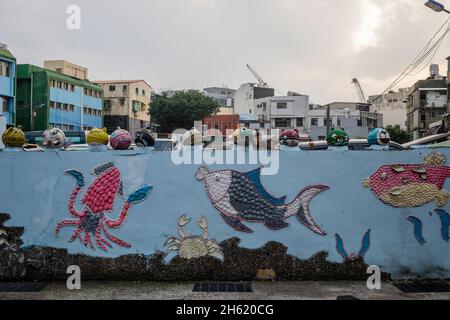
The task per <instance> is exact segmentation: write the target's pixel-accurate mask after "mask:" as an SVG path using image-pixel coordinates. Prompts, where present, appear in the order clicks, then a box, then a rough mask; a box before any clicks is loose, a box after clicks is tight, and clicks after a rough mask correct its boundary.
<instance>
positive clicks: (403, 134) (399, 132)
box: [386, 125, 411, 144]
mask: <svg viewBox="0 0 450 320" xmlns="http://www.w3.org/2000/svg"><path fill="white" fill-rule="evenodd" d="M386 131H387V132H389V134H390V135H391V140H392V141H394V142H397V143H400V144H403V143H407V142H409V141H410V140H411V138H410V135H409V134H408V132H407V131H406V130H403V129H402V128H400V126H398V125H397V126H387V127H386Z"/></svg>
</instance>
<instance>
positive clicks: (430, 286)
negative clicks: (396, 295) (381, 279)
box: [394, 282, 450, 293]
mask: <svg viewBox="0 0 450 320" xmlns="http://www.w3.org/2000/svg"><path fill="white" fill-rule="evenodd" d="M394 287H396V288H397V289H400V290H401V291H402V292H405V293H433V292H450V284H448V283H447V282H402V283H394Z"/></svg>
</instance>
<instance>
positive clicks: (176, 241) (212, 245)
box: [164, 215, 224, 260]
mask: <svg viewBox="0 0 450 320" xmlns="http://www.w3.org/2000/svg"><path fill="white" fill-rule="evenodd" d="M189 222H191V218H189V217H188V216H186V215H182V216H181V217H180V218H179V219H178V235H179V238H175V237H171V238H169V239H167V241H166V242H165V244H164V246H165V247H166V250H167V251H168V252H170V251H175V252H177V253H178V255H179V256H180V257H181V258H183V259H198V258H201V257H207V256H209V257H214V258H217V259H219V260H223V259H224V258H223V252H222V250H221V249H220V247H219V245H218V243H217V241H216V240H215V239H212V240H210V239H208V237H209V232H208V221H207V220H206V218H205V217H204V216H202V217H201V218H200V220H199V221H198V223H197V225H198V226H199V227H200V229H202V230H203V234H202V235H200V236H199V235H197V236H193V235H191V234H189V235H187V234H186V233H185V232H184V226H186V225H187V224H188V223H189Z"/></svg>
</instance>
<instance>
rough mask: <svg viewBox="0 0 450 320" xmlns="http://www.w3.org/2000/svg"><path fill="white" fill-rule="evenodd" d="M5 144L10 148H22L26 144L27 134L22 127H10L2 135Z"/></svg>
mask: <svg viewBox="0 0 450 320" xmlns="http://www.w3.org/2000/svg"><path fill="white" fill-rule="evenodd" d="M2 141H3V144H4V145H5V146H7V147H10V148H20V147H22V146H23V145H24V144H25V134H24V133H23V131H22V128H21V127H20V126H18V127H17V128H13V127H11V128H8V129H6V131H5V132H3V135H2Z"/></svg>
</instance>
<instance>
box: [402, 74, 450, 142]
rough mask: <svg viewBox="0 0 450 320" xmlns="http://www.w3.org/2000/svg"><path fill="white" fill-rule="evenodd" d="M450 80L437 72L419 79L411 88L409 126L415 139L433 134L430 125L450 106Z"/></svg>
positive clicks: (408, 101)
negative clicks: (449, 93) (449, 92)
mask: <svg viewBox="0 0 450 320" xmlns="http://www.w3.org/2000/svg"><path fill="white" fill-rule="evenodd" d="M447 90H448V81H447V78H446V77H443V76H441V75H439V74H436V70H435V67H434V68H433V69H432V73H431V75H430V77H429V78H428V79H426V80H419V81H418V82H416V83H415V84H414V85H413V86H412V87H411V89H410V91H409V94H408V98H407V102H406V110H407V128H408V132H409V134H410V135H411V138H412V139H413V140H416V139H420V138H423V137H426V136H428V135H431V134H432V133H433V132H432V131H431V130H430V125H431V124H433V123H436V122H438V121H441V120H442V117H443V116H444V114H446V113H447V107H448V105H447V104H448V100H447V99H448V94H447Z"/></svg>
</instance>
